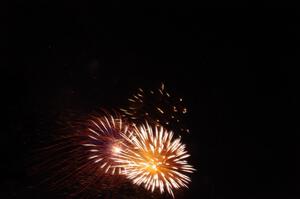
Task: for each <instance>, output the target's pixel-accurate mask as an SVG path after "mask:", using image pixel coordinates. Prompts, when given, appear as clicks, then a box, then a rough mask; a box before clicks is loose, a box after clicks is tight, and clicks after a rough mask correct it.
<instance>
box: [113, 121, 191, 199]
mask: <svg viewBox="0 0 300 199" xmlns="http://www.w3.org/2000/svg"><path fill="white" fill-rule="evenodd" d="M123 137H124V139H125V140H126V141H127V142H128V146H129V147H127V148H126V149H125V150H122V151H121V152H120V153H119V154H118V156H117V157H115V158H114V159H115V161H116V162H118V163H119V166H120V167H124V168H125V169H124V174H125V175H126V176H127V178H128V179H130V180H132V182H133V183H134V184H136V185H143V186H144V187H145V188H146V189H147V190H151V191H152V192H153V191H154V190H156V189H159V190H160V192H161V193H163V192H164V191H165V190H166V191H167V192H168V193H169V194H170V195H172V196H173V197H174V194H173V190H174V189H179V188H180V187H187V184H188V183H189V182H190V178H189V177H188V176H187V175H186V173H192V172H193V171H194V170H195V169H193V167H192V166H191V165H189V164H188V162H187V161H186V158H187V157H189V156H190V155H189V154H188V153H187V151H186V150H185V145H184V144H182V143H181V142H180V138H177V139H173V132H169V131H167V130H166V129H164V128H163V127H162V126H160V125H157V126H155V127H153V126H149V125H148V123H146V124H145V125H141V126H139V127H136V126H135V128H134V129H133V130H132V133H131V134H127V135H124V136H123Z"/></svg>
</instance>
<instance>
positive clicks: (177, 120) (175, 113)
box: [120, 83, 189, 132]
mask: <svg viewBox="0 0 300 199" xmlns="http://www.w3.org/2000/svg"><path fill="white" fill-rule="evenodd" d="M120 111H121V112H122V113H123V115H124V116H125V117H127V118H129V119H131V120H132V121H133V122H134V123H142V122H144V121H145V120H147V121H148V122H149V123H152V124H156V123H159V124H161V125H163V126H165V127H166V128H167V129H170V130H174V131H176V132H177V131H181V132H189V129H187V128H186V127H185V126H184V125H183V123H182V122H181V120H183V118H184V116H185V114H186V113H187V108H186V107H185V105H184V103H183V99H182V98H177V97H174V96H172V95H171V94H170V93H169V92H168V91H167V89H166V88H165V85H164V84H163V83H161V85H160V87H159V88H158V89H151V90H143V89H141V88H139V89H138V90H137V91H136V92H135V93H134V94H133V95H132V96H131V97H130V98H128V106H127V107H126V108H121V109H120Z"/></svg>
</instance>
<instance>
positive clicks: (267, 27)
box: [0, 1, 300, 199]
mask: <svg viewBox="0 0 300 199" xmlns="http://www.w3.org/2000/svg"><path fill="white" fill-rule="evenodd" d="M98 3H99V2H98ZM174 4H175V7H174V8H171V7H173V5H172V4H165V5H162V3H158V4H157V5H155V4H152V5H150V6H148V5H141V4H140V3H139V4H129V5H128V4H127V3H121V2H119V1H114V2H112V3H108V4H106V5H100V4H93V3H87V2H85V3H84V2H80V3H77V2H73V1H69V2H64V3H62V2H61V3H56V4H54V3H51V1H43V2H39V3H36V2H35V3H28V2H25V1H24V2H20V3H18V4H16V5H15V7H14V9H13V10H14V12H13V13H10V17H9V22H10V23H9V35H8V38H9V42H8V44H9V45H8V52H11V53H9V56H8V62H7V64H8V67H7V69H8V70H7V75H6V74H5V77H4V79H5V80H8V81H7V83H5V86H7V87H6V89H5V90H4V91H5V94H4V97H3V99H4V100H5V102H4V104H3V105H2V106H3V107H4V110H7V114H5V117H6V119H8V121H7V122H6V120H4V122H5V126H8V129H5V130H3V132H1V136H3V137H2V139H1V140H2V142H1V145H2V147H3V150H2V152H1V153H3V155H2V158H3V159H2V160H3V161H1V162H3V163H4V164H3V163H1V176H3V177H1V181H0V182H1V184H0V187H1V190H2V191H1V192H2V193H1V194H2V196H3V197H2V196H0V197H1V198H54V196H51V194H49V191H47V190H40V191H39V190H38V189H35V188H34V184H33V183H32V182H31V179H30V177H29V175H28V173H27V166H26V165H27V162H28V160H30V158H31V157H30V156H28V154H29V152H30V150H31V149H32V148H33V146H34V145H35V144H36V143H37V142H39V139H40V137H39V136H41V134H43V133H44V134H46V133H47V132H41V131H40V127H41V126H43V129H45V125H47V124H48V123H51V122H53V121H55V120H57V119H58V118H57V115H59V114H61V113H64V112H67V111H70V110H72V111H73V110H74V111H78V112H80V111H85V112H88V111H92V110H94V109H95V108H98V107H101V106H104V107H118V106H119V105H122V104H123V103H124V102H126V98H127V97H128V96H129V95H130V94H131V93H132V92H133V91H134V90H135V89H136V88H138V87H151V86H156V85H158V84H159V82H161V81H163V82H165V83H166V86H167V88H171V89H172V90H173V91H175V92H176V94H178V95H179V96H183V98H184V99H185V102H186V104H187V106H188V108H189V114H188V118H187V120H186V123H187V125H188V126H189V127H190V130H191V133H190V135H189V136H185V138H184V139H185V142H187V145H188V149H189V151H190V153H191V155H192V156H191V162H192V164H193V165H194V166H195V167H196V169H197V172H196V173H195V174H194V175H192V183H191V185H190V188H189V189H188V190H186V191H185V192H184V195H182V194H181V196H180V198H247V199H248V198H249V199H250V198H251V199H252V198H298V197H297V196H299V189H300V184H299V167H300V164H299V153H298V152H299V145H298V144H299V122H298V121H299V112H298V106H299V102H298V100H299V95H298V94H299V87H298V83H299V79H298V78H299V77H298V76H299V74H298V73H297V72H296V71H297V67H298V66H299V35H300V32H299V23H298V21H297V20H296V19H297V17H299V13H298V12H296V11H290V12H289V13H283V12H278V11H277V12H270V13H266V12H265V11H264V12H259V11H253V10H247V9H235V10H233V9H226V10H222V11H221V10H218V9H211V8H210V7H221V8H222V7H235V6H237V7H246V6H247V3H241V2H240V3H238V4H235V3H232V4H230V3H221V2H215V1H214V2H209V1H203V2H200V5H197V7H198V8H199V9H196V6H195V5H194V4H189V3H185V4H184V5H182V4H180V3H178V4H177V3H174ZM265 4H266V5H268V3H265ZM125 5H126V8H125ZM171 5H172V6H171ZM275 5H279V4H275ZM127 6H128V7H129V8H128V7H127ZM146 7H147V8H146ZM5 61H6V60H5ZM5 72H6V70H5ZM49 128H51V127H50V126H49Z"/></svg>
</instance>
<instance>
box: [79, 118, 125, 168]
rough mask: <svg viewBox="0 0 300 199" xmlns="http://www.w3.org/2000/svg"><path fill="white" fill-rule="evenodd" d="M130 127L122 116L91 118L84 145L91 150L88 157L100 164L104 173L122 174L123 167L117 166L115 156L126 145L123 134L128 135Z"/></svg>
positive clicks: (94, 162)
mask: <svg viewBox="0 0 300 199" xmlns="http://www.w3.org/2000/svg"><path fill="white" fill-rule="evenodd" d="M128 128H129V126H128V125H127V124H125V122H124V121H122V118H120V117H117V118H114V117H113V116H111V115H109V116H102V117H93V118H92V119H90V120H89V124H88V127H87V129H86V132H85V134H86V139H85V141H83V143H82V145H83V146H85V147H86V149H87V150H88V151H89V157H88V159H89V160H90V161H92V163H93V164H96V165H99V167H100V168H101V169H102V170H103V171H104V173H110V174H115V173H116V174H121V169H122V168H120V167H116V165H115V162H114V161H113V158H114V156H116V155H118V154H119V153H120V152H121V150H122V148H124V147H126V146H124V142H123V140H124V139H123V138H122V136H121V134H123V135H126V134H127V133H128Z"/></svg>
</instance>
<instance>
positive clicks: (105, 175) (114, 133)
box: [34, 112, 131, 198]
mask: <svg viewBox="0 0 300 199" xmlns="http://www.w3.org/2000/svg"><path fill="white" fill-rule="evenodd" d="M64 125H66V126H67V127H64V130H61V131H59V134H57V135H56V136H55V138H54V140H53V143H52V144H49V146H47V147H43V148H41V149H40V150H39V151H38V156H39V158H40V159H41V160H39V163H38V164H36V165H34V170H35V171H38V172H39V173H40V172H43V173H45V174H47V175H46V176H45V177H44V178H43V179H41V180H39V181H42V182H41V185H46V186H47V187H48V189H51V190H53V191H54V190H64V191H65V190H68V189H70V193H69V194H68V197H70V198H96V197H95V195H98V194H107V193H108V192H111V190H112V189H118V188H120V187H122V186H123V185H122V184H126V183H127V180H126V178H125V177H124V176H123V175H120V174H122V168H119V167H117V165H116V163H115V162H114V161H113V157H114V156H115V155H117V154H118V153H120V151H121V150H123V148H124V147H125V146H124V138H123V137H122V136H121V134H122V135H126V134H127V132H128V131H129V129H130V128H131V127H130V124H128V123H127V122H125V121H124V119H123V118H121V116H120V115H118V114H110V113H106V112H105V113H102V114H94V115H90V116H88V117H86V118H84V119H83V118H82V119H76V120H75V121H68V124H65V123H64Z"/></svg>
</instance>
